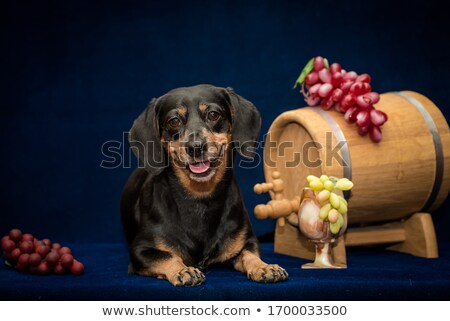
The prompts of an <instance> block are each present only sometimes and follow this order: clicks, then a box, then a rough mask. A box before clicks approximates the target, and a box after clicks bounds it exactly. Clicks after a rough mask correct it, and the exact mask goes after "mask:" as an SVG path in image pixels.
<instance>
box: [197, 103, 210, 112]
mask: <svg viewBox="0 0 450 321" xmlns="http://www.w3.org/2000/svg"><path fill="white" fill-rule="evenodd" d="M207 108H208V105H206V104H200V105H198V110H200V112H201V113H202V114H203V113H204V112H205V110H206V109H207Z"/></svg>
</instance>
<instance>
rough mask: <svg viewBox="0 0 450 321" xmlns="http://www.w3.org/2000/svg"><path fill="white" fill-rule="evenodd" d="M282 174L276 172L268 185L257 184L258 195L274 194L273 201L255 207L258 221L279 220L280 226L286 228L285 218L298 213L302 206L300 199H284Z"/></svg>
mask: <svg viewBox="0 0 450 321" xmlns="http://www.w3.org/2000/svg"><path fill="white" fill-rule="evenodd" d="M280 177H281V174H280V172H277V171H274V172H273V173H272V181H271V182H268V183H261V184H256V185H255V186H254V187H253V190H254V192H255V193H256V194H262V193H267V192H269V191H272V192H273V194H274V195H273V200H271V201H270V202H268V203H267V204H259V205H256V207H255V210H254V212H255V216H256V217H257V218H258V219H265V218H269V217H270V218H274V219H278V224H280V226H284V224H285V217H286V216H289V215H290V214H291V213H296V212H298V208H299V206H300V197H299V196H298V197H295V198H294V199H292V200H288V199H286V198H284V197H283V194H282V193H283V190H284V182H283V180H282V179H281V178H280Z"/></svg>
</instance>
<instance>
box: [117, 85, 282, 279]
mask: <svg viewBox="0 0 450 321" xmlns="http://www.w3.org/2000/svg"><path fill="white" fill-rule="evenodd" d="M260 127H261V117H260V115H259V113H258V111H257V109H256V107H255V106H254V105H253V104H252V103H251V102H250V101H248V100H246V99H244V98H243V97H241V96H239V95H238V94H236V93H235V92H234V91H233V89H231V88H221V87H215V86H212V85H197V86H192V87H182V88H176V89H173V90H171V91H169V92H168V93H167V94H165V95H163V96H161V97H159V98H157V99H156V98H154V99H153V100H151V102H150V103H149V105H148V107H147V108H146V109H145V110H144V111H143V112H142V114H141V115H140V116H139V117H138V118H137V119H136V120H135V122H134V124H133V126H132V128H131V130H130V133H129V143H130V146H131V149H132V150H133V152H134V153H135V154H136V156H137V158H138V159H139V166H138V168H137V169H136V170H135V171H134V172H133V173H132V174H131V176H130V178H129V179H128V182H127V183H126V185H125V187H124V190H123V192H122V197H121V205H120V207H121V216H122V224H123V227H124V232H125V238H126V241H127V243H128V250H129V257H130V264H129V268H128V272H129V273H130V274H138V275H143V276H153V277H156V278H160V279H166V280H168V281H169V282H170V283H171V284H172V285H174V286H195V285H199V284H202V283H203V282H204V281H205V275H204V274H203V272H202V270H204V269H205V268H207V267H209V266H211V265H213V264H218V263H226V264H229V265H231V266H233V267H234V269H236V270H238V271H240V272H243V273H246V274H247V277H248V278H249V279H251V280H253V281H256V282H264V283H269V282H279V281H283V280H285V279H287V277H288V274H287V272H286V271H285V270H284V269H283V268H281V267H280V266H278V265H276V264H267V263H265V262H263V261H262V260H261V258H260V254H259V244H258V240H257V238H256V236H255V234H254V232H253V230H252V226H251V224H250V220H249V218H248V214H247V210H246V209H245V206H244V203H243V201H242V197H241V195H240V191H239V187H238V185H237V182H236V179H235V177H234V173H233V172H234V171H233V158H234V155H235V154H236V152H237V153H239V154H241V155H242V156H243V157H245V158H253V157H254V155H255V145H256V140H257V138H258V136H259V131H260Z"/></svg>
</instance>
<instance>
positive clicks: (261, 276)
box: [248, 264, 288, 283]
mask: <svg viewBox="0 0 450 321" xmlns="http://www.w3.org/2000/svg"><path fill="white" fill-rule="evenodd" d="M248 277H249V278H250V279H251V280H253V281H255V282H261V283H275V282H281V281H284V280H286V279H287V278H288V273H287V272H286V270H285V269H283V268H282V267H281V266H279V265H278V264H268V265H266V266H265V267H263V268H257V269H255V270H253V271H251V272H250V273H249V274H248Z"/></svg>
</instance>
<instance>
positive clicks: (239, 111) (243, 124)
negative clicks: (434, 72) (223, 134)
mask: <svg viewBox="0 0 450 321" xmlns="http://www.w3.org/2000/svg"><path fill="white" fill-rule="evenodd" d="M226 91H227V93H228V96H229V97H230V103H231V115H232V136H233V138H232V140H233V142H234V144H235V148H236V150H237V151H238V152H239V154H241V155H242V156H244V157H246V158H253V157H255V153H256V150H255V145H256V143H257V139H258V136H259V131H260V130H261V116H260V115H259V112H258V110H257V109H256V107H255V106H254V105H253V104H252V103H251V102H250V101H248V100H247V99H245V98H243V97H241V96H239V95H238V94H236V93H235V92H234V90H233V88H230V87H228V88H226Z"/></svg>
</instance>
